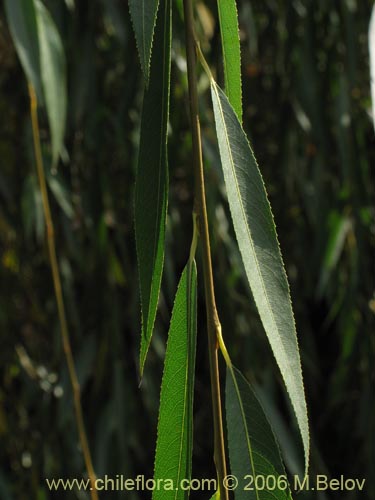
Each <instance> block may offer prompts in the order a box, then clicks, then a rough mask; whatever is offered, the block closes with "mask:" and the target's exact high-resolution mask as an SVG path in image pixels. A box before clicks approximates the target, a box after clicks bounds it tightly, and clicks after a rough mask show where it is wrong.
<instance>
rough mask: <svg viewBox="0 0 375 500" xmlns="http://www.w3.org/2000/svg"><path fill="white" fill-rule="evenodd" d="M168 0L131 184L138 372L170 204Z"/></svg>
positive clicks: (149, 325)
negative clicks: (138, 299) (139, 315)
mask: <svg viewBox="0 0 375 500" xmlns="http://www.w3.org/2000/svg"><path fill="white" fill-rule="evenodd" d="M171 15H172V11H171V1H170V0H166V2H162V4H161V7H160V12H159V17H158V22H157V25H156V33H155V48H154V53H153V57H152V62H151V78H150V84H149V87H148V88H147V89H146V90H145V94H144V100H143V110H142V121H141V138H140V145H139V159H138V171H137V178H136V187H135V236H136V244H137V257H138V269H139V280H140V291H141V307H142V334H141V335H142V336H141V352H140V371H141V375H142V373H143V368H144V363H145V360H146V355H147V351H148V348H149V345H150V342H151V336H152V330H153V326H154V322H155V316H156V310H157V306H158V298H159V291H160V283H161V277H162V271H163V263H164V240H165V223H166V214H167V204H168V160H167V129H168V114H169V87H170V68H171V67H170V64H171V36H172V32H171Z"/></svg>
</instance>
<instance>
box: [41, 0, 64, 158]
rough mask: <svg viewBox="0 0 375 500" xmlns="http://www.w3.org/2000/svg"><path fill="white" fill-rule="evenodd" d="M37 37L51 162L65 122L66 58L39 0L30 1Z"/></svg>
mask: <svg viewBox="0 0 375 500" xmlns="http://www.w3.org/2000/svg"><path fill="white" fill-rule="evenodd" d="M34 2H35V9H36V18H37V26H38V36H39V52H40V69H41V77H42V83H43V91H44V96H45V103H46V108H47V115H48V121H49V126H50V130H51V143H52V164H53V165H56V163H57V161H58V158H59V154H60V152H61V149H62V146H63V141H64V133H65V122H66V109H67V95H66V61H65V53H64V47H63V44H62V41H61V38H60V35H59V32H58V30H57V28H56V25H55V23H54V21H53V19H52V17H51V15H50V13H49V12H48V10H47V9H46V8H45V7H44V5H43V3H42V2H41V1H40V0H34Z"/></svg>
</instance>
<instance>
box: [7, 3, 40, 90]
mask: <svg viewBox="0 0 375 500" xmlns="http://www.w3.org/2000/svg"><path fill="white" fill-rule="evenodd" d="M5 11H6V15H7V20H8V25H9V29H10V32H11V34H12V38H13V42H14V45H15V47H16V50H17V54H18V57H19V58H20V61H21V64H22V67H23V70H24V72H25V74H26V78H27V80H28V81H29V82H30V83H31V84H32V86H33V87H34V89H35V92H36V94H37V96H38V99H42V84H41V78H40V57H39V43H38V28H37V20H36V12H35V7H34V0H5Z"/></svg>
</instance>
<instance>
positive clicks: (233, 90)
mask: <svg viewBox="0 0 375 500" xmlns="http://www.w3.org/2000/svg"><path fill="white" fill-rule="evenodd" d="M217 6H218V11H219V21H220V32H221V43H222V47H223V59H224V77H225V93H226V94H227V96H228V99H229V102H230V103H231V105H232V106H233V109H234V110H235V112H236V113H237V116H238V119H239V121H240V122H242V88H241V49H240V37H239V33H238V16H237V5H236V0H227V1H226V2H223V1H221V0H218V2H217Z"/></svg>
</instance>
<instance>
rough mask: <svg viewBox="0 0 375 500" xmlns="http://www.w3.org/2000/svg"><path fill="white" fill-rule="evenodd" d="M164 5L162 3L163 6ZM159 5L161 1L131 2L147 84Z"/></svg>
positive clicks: (138, 0)
mask: <svg viewBox="0 0 375 500" xmlns="http://www.w3.org/2000/svg"><path fill="white" fill-rule="evenodd" d="M167 1H168V0H167ZM164 3H165V2H162V4H164ZM158 5H159V0H129V9H130V15H131V18H132V23H133V28H134V33H135V38H136V40H137V47H138V53H139V58H140V61H141V67H142V71H143V74H144V77H145V80H146V83H147V84H148V81H149V76H150V75H149V73H150V60H151V51H152V42H153V36H154V28H155V23H156V14H157V10H158ZM159 63H160V61H159Z"/></svg>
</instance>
